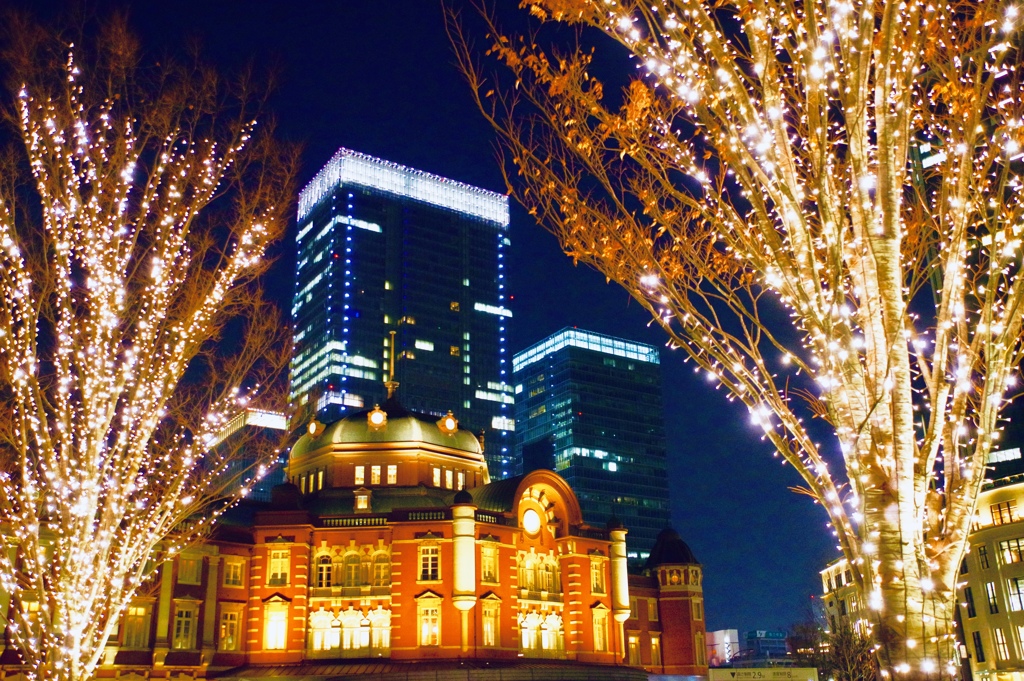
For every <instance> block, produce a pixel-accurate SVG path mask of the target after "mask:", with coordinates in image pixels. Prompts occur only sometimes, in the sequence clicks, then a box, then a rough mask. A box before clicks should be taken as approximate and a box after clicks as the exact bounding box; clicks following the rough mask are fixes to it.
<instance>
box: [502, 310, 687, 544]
mask: <svg viewBox="0 0 1024 681" xmlns="http://www.w3.org/2000/svg"><path fill="white" fill-rule="evenodd" d="M659 361H660V360H659V356H658V350H657V348H655V347H653V346H650V345H645V344H643V343H636V342H633V341H628V340H622V339H619V338H612V337H610V336H604V335H601V334H598V333H593V332H590V331H583V330H580V329H563V330H562V331H559V332H558V333H556V334H554V335H552V336H549V337H548V338H546V339H544V340H542V341H541V342H539V343H537V344H536V345H533V346H531V347H529V348H527V349H526V350H523V351H522V352H520V353H517V354H516V356H515V357H514V358H513V360H512V364H513V370H514V375H513V382H514V384H515V394H516V409H515V414H516V438H515V440H516V454H517V458H518V460H519V461H518V462H519V466H520V469H521V471H522V472H527V471H530V470H534V469H537V468H552V469H554V470H555V471H557V472H558V473H559V474H560V475H561V476H562V477H563V478H565V479H566V481H568V483H569V485H570V486H571V487H572V489H573V491H574V492H576V496H577V497H578V498H579V500H580V505H581V507H582V508H583V517H584V519H585V520H587V521H588V522H592V523H604V522H607V521H608V519H609V518H610V517H611V516H612V515H615V516H617V517H618V518H619V520H621V521H622V523H623V525H625V526H626V528H627V529H628V530H629V536H628V537H627V546H628V547H629V554H630V556H629V557H630V560H631V561H632V562H633V563H638V562H639V561H641V560H644V559H646V558H647V556H648V554H649V553H650V550H651V548H652V547H653V546H654V542H655V540H656V539H657V536H658V532H659V531H661V530H662V529H664V528H665V526H666V525H667V523H668V521H669V494H668V472H667V467H666V443H665V424H664V417H663V415H662V403H661V370H660V369H661V367H660V363H659Z"/></svg>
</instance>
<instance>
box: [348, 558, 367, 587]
mask: <svg viewBox="0 0 1024 681" xmlns="http://www.w3.org/2000/svg"><path fill="white" fill-rule="evenodd" d="M361 567H362V566H361V560H360V558H359V554H358V553H349V554H347V555H346V556H345V586H361V585H362V583H363V580H362V578H361V577H362V575H360V572H361V569H360V568H361Z"/></svg>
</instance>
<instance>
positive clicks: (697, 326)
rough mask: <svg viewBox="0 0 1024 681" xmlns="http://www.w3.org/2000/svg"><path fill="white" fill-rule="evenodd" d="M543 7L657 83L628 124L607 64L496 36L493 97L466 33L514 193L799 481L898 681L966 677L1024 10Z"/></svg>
mask: <svg viewBox="0 0 1024 681" xmlns="http://www.w3.org/2000/svg"><path fill="white" fill-rule="evenodd" d="M523 4H524V5H525V6H527V7H528V8H529V10H530V12H531V13H532V14H533V15H534V16H536V17H539V18H540V19H542V20H545V21H552V20H560V21H564V22H569V23H582V24H584V25H587V26H590V27H595V28H597V29H599V30H600V31H602V32H604V33H605V34H606V35H607V36H609V37H610V38H612V39H613V40H614V41H616V42H618V43H619V44H620V45H621V46H622V47H624V48H625V50H626V51H627V52H628V53H629V54H630V55H631V56H632V57H633V58H634V60H635V63H636V65H637V66H638V67H639V68H640V69H642V72H641V74H640V75H639V76H638V77H637V78H635V79H634V80H633V81H632V82H631V83H630V84H629V85H628V87H626V88H625V89H624V91H623V92H622V95H621V97H617V96H615V97H613V96H611V95H610V94H608V93H606V92H605V91H604V87H603V84H602V82H600V81H599V80H598V79H597V77H596V75H595V72H596V70H597V69H598V66H596V65H595V63H594V59H593V58H594V55H595V52H594V51H592V50H585V49H582V48H579V47H577V48H575V49H571V50H567V51H565V52H564V53H559V52H552V51H549V50H547V49H545V48H544V47H542V46H540V45H539V44H538V38H537V37H536V36H531V37H529V38H516V37H508V36H506V35H503V34H502V33H501V31H500V30H499V29H498V28H497V27H496V26H495V25H494V22H493V21H492V20H490V19H486V20H487V22H488V25H489V29H490V36H491V37H490V40H489V42H490V43H491V44H490V49H489V50H488V52H487V54H488V55H490V56H491V57H493V58H495V59H497V60H498V61H499V62H500V63H501V64H503V66H504V67H506V68H503V69H501V70H499V71H498V72H496V74H495V75H494V78H493V80H492V79H491V76H485V75H484V74H483V73H482V72H481V71H480V70H479V69H478V68H477V66H476V64H475V61H474V59H475V55H474V53H473V51H472V50H471V49H470V48H469V47H468V42H467V41H466V40H465V38H464V35H463V33H462V30H463V29H462V28H461V26H460V23H459V21H458V17H457V16H455V14H454V12H453V13H451V15H450V17H449V19H450V21H449V27H450V31H451V34H452V37H453V41H454V44H455V46H456V54H457V55H458V59H459V61H460V64H461V67H462V69H463V71H464V72H465V73H466V75H467V77H468V78H469V80H470V84H471V86H472V88H473V91H474V93H475V95H476V97H477V101H478V104H479V105H480V108H481V110H482V111H483V113H484V114H485V115H486V116H487V117H488V118H489V119H490V121H491V122H492V124H493V125H494V127H495V128H496V129H497V131H498V133H499V134H500V138H501V139H502V140H503V145H504V149H505V152H506V154H505V159H506V166H505V169H506V180H507V181H508V184H509V188H510V191H512V192H513V193H514V194H515V195H516V197H517V198H518V199H519V200H520V201H521V202H522V203H523V204H524V205H525V206H526V207H527V208H528V209H529V211H530V213H531V214H533V215H534V216H536V218H537V219H538V221H539V222H540V223H541V224H542V225H544V226H545V227H546V228H547V229H549V230H551V231H552V232H553V233H554V234H555V235H556V236H557V237H558V238H559V240H560V243H561V246H562V248H563V249H564V250H565V252H566V253H567V254H568V255H569V256H571V257H572V258H573V259H574V260H575V261H578V262H584V263H587V264H589V265H592V266H593V267H595V268H596V269H598V270H599V271H601V272H602V273H604V274H605V275H607V277H608V278H609V279H611V280H614V281H616V282H618V283H619V284H621V285H622V286H623V287H624V288H626V290H627V291H629V292H630V294H631V295H632V296H633V297H634V298H635V299H636V300H638V301H639V302H640V303H641V304H642V305H644V306H645V307H646V308H647V309H648V310H649V311H650V312H651V314H652V315H653V317H654V319H655V320H656V322H657V323H658V324H660V325H661V327H662V328H663V329H664V330H665V332H667V333H668V335H669V337H670V344H672V345H673V346H676V347H681V348H685V350H686V352H687V353H688V355H689V357H691V358H692V359H693V360H694V361H695V362H696V364H697V366H698V370H699V371H701V372H702V373H703V374H704V375H706V376H707V378H708V380H709V381H711V382H712V383H714V384H716V385H718V386H721V387H723V388H724V389H725V390H726V391H727V392H728V394H729V395H730V396H731V397H732V398H733V399H737V400H739V401H741V402H742V403H743V404H744V405H746V407H747V408H748V409H749V411H750V414H751V417H752V419H753V421H754V423H755V424H756V425H758V426H759V427H760V428H763V429H764V435H765V437H766V438H767V439H768V440H770V441H771V443H772V444H773V445H774V448H775V450H776V452H777V455H778V456H781V457H782V458H783V459H784V460H785V462H786V463H788V464H790V465H792V466H793V467H794V468H795V469H796V471H797V473H798V474H799V475H800V476H801V477H802V479H803V482H804V484H805V485H806V488H805V490H804V491H806V492H807V493H808V494H810V495H811V496H813V497H814V498H815V499H816V500H817V501H818V502H820V503H821V504H822V506H823V507H824V509H825V511H826V512H827V513H828V516H829V519H830V521H831V525H832V526H833V528H834V531H835V534H836V537H837V539H838V544H839V546H840V547H841V549H842V551H843V553H844V554H845V556H846V557H847V558H848V559H849V561H850V563H851V565H852V569H853V573H854V577H855V580H856V584H857V585H858V587H859V588H860V590H861V591H862V593H863V595H864V599H863V602H865V603H867V604H869V606H870V609H871V615H870V618H871V621H872V625H873V626H872V636H873V638H874V639H875V641H876V642H877V644H878V645H879V646H880V650H879V658H880V663H881V669H882V671H883V674H891V673H893V672H897V673H900V674H904V675H909V676H922V675H929V674H933V673H939V674H943V673H949V674H951V673H953V672H954V667H953V663H952V658H953V656H952V651H953V638H952V627H953V608H954V589H955V584H956V574H957V568H958V566H959V564H960V561H961V559H962V558H963V556H964V552H965V550H966V539H967V533H968V531H969V529H970V523H971V519H972V516H973V514H974V506H975V501H976V498H977V493H978V490H979V487H980V485H981V484H982V481H983V478H984V468H985V466H984V464H985V457H986V455H987V454H988V453H989V451H990V450H991V449H992V447H993V443H994V442H995V441H996V438H997V436H998V434H999V430H1000V423H1001V421H1000V414H1001V411H1002V410H1003V409H1004V408H1005V407H1006V405H1007V404H1008V402H1009V399H1010V398H1011V395H1010V394H1009V392H1008V391H1009V390H1010V389H1011V387H1012V386H1013V385H1014V381H1015V374H1016V372H1017V370H1018V367H1019V364H1020V361H1021V320H1022V317H1024V307H1022V302H1024V277H1021V276H1020V268H1021V248H1020V247H1021V236H1022V234H1021V232H1022V225H1024V222H1022V220H1024V203H1022V195H1021V192H1022V184H1021V171H1022V170H1024V164H1022V163H1021V145H1022V143H1024V127H1022V120H1024V111H1022V108H1024V104H1022V102H1024V97H1022V96H1021V95H1022V92H1021V80H1020V74H1019V73H1018V71H1017V70H1016V69H1017V63H1018V52H1017V47H1016V41H1017V32H1016V31H1017V26H1018V23H1019V21H1020V17H1019V15H1018V10H1017V8H1016V6H1014V5H1012V4H1008V3H1001V2H974V1H972V2H966V1H965V2H954V3H951V2H943V1H941V0H940V1H938V2H931V3H926V2H923V1H920V0H902V1H899V2H897V1H895V0H880V1H879V2H870V3H869V2H862V1H860V0H810V1H808V2H795V3H790V2H779V1H777V0H753V1H752V2H738V1H730V0H714V1H712V0H708V1H702V0H677V1H672V0H664V1H662V0H654V1H653V2H652V1H646V2H637V1H633V0H526V2H524V3H523ZM485 18H486V17H485ZM583 35H584V36H586V35H588V34H586V33H584V34H583ZM602 45H603V46H602V47H601V48H600V49H602V50H611V51H617V50H620V49H621V48H620V47H618V46H615V45H611V44H607V43H602ZM606 61H607V60H606ZM496 91H497V94H495V92H496ZM808 413H810V414H812V415H814V416H818V417H821V418H823V419H825V420H826V421H827V422H828V424H829V425H830V426H831V428H832V429H833V431H834V433H835V446H833V445H832V443H829V444H827V445H825V448H824V449H823V447H822V446H821V445H819V444H817V443H816V442H815V441H814V440H813V439H812V437H811V435H810V434H809V432H808V430H807V427H806V425H805V422H804V420H802V418H801V417H802V415H803V416H806V415H807V414H808ZM830 452H834V453H832V454H830ZM830 462H831V463H832V466H831V467H830V466H829V463H830Z"/></svg>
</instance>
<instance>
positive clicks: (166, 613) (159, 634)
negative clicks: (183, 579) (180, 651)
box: [153, 559, 174, 667]
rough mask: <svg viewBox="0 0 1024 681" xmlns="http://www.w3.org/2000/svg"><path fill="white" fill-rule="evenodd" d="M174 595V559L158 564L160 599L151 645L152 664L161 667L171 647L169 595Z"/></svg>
mask: <svg viewBox="0 0 1024 681" xmlns="http://www.w3.org/2000/svg"><path fill="white" fill-rule="evenodd" d="M173 595H174V560H173V559H168V560H165V561H164V564H163V565H161V566H160V600H159V601H158V603H157V612H156V645H155V646H154V647H153V666H154V667H163V665H164V660H165V659H166V658H167V653H168V652H169V651H170V649H171V643H170V625H171V597H172V596H173Z"/></svg>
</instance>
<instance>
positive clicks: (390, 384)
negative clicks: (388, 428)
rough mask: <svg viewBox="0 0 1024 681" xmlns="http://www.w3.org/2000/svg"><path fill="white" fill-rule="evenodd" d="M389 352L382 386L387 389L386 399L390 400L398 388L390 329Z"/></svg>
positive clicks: (392, 331) (392, 338)
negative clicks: (386, 377)
mask: <svg viewBox="0 0 1024 681" xmlns="http://www.w3.org/2000/svg"><path fill="white" fill-rule="evenodd" d="M389 333H390V334H391V352H389V353H388V361H389V363H390V366H389V367H388V379H389V380H387V381H384V387H385V388H387V389H388V399H389V400H390V399H391V398H392V397H394V395H395V391H396V390H398V381H396V380H395V331H394V330H391V331H390V332H389Z"/></svg>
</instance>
